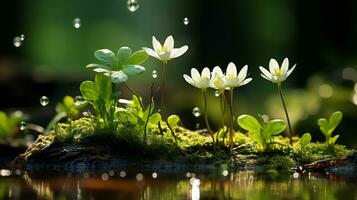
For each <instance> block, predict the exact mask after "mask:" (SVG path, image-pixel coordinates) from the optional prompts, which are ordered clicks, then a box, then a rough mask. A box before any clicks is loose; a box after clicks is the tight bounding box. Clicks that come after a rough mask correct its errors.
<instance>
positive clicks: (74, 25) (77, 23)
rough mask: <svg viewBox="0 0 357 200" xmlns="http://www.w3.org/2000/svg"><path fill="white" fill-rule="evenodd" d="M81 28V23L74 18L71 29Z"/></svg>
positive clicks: (78, 19)
mask: <svg viewBox="0 0 357 200" xmlns="http://www.w3.org/2000/svg"><path fill="white" fill-rule="evenodd" d="M81 26H82V22H81V19H80V18H75V19H74V20H73V27H74V28H76V29H79V28H80V27H81Z"/></svg>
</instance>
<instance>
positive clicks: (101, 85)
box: [95, 74, 112, 103]
mask: <svg viewBox="0 0 357 200" xmlns="http://www.w3.org/2000/svg"><path fill="white" fill-rule="evenodd" d="M95 83H96V85H97V87H98V92H99V97H100V98H102V99H103V100H104V101H105V102H106V103H108V102H109V100H110V99H111V96H112V81H111V79H110V78H108V77H106V76H104V75H103V74H97V75H95Z"/></svg>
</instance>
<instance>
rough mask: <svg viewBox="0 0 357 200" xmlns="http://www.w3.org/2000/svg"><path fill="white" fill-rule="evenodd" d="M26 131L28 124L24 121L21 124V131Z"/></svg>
mask: <svg viewBox="0 0 357 200" xmlns="http://www.w3.org/2000/svg"><path fill="white" fill-rule="evenodd" d="M25 129H26V122H25V121H22V122H20V130H22V131H24V130H25Z"/></svg>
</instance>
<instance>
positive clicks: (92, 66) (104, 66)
mask: <svg viewBox="0 0 357 200" xmlns="http://www.w3.org/2000/svg"><path fill="white" fill-rule="evenodd" d="M86 68H87V69H93V68H102V69H106V70H111V68H110V67H108V66H107V65H102V64H97V63H91V64H88V65H87V66H86Z"/></svg>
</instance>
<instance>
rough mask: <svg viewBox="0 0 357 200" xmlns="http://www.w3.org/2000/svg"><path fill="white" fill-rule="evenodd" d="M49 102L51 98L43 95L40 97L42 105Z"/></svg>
mask: <svg viewBox="0 0 357 200" xmlns="http://www.w3.org/2000/svg"><path fill="white" fill-rule="evenodd" d="M49 102H50V100H49V99H48V97H46V96H42V97H41V98H40V104H41V105H42V106H47V105H48V103H49Z"/></svg>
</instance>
